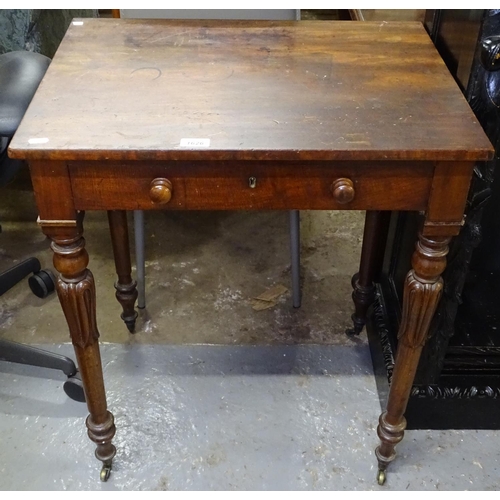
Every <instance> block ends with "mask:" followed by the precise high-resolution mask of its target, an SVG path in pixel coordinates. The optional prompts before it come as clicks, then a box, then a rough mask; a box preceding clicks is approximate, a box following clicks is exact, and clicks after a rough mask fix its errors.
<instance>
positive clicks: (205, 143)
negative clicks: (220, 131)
mask: <svg viewBox="0 0 500 500" xmlns="http://www.w3.org/2000/svg"><path fill="white" fill-rule="evenodd" d="M180 146H181V148H209V147H210V139H181V144H180Z"/></svg>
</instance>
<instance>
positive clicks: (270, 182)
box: [68, 162, 434, 210]
mask: <svg viewBox="0 0 500 500" xmlns="http://www.w3.org/2000/svg"><path fill="white" fill-rule="evenodd" d="M68 171H69V175H70V180H71V189H72V193H73V198H74V204H75V208H76V209H77V210H157V209H162V210H163V209H165V210H252V209H269V210H271V209H273V210H274V209H278V210H279V209H283V210H286V209H299V210H305V209H309V210H425V209H426V207H427V202H428V198H429V195H430V191H431V184H432V178H433V172H434V165H433V164H432V163H428V162H404V163H403V162H384V163H380V162H372V163H366V162H364V163H353V162H335V163H331V162H330V163H326V162H311V163H307V162H302V163H299V164H298V163H290V164H288V163H286V162H281V163H276V162H272V163H271V162H260V163H257V162H241V163H232V162H169V163H166V162H165V163H163V162H158V163H149V164H142V163H140V162H128V163H116V164H107V163H99V164H97V163H94V162H81V163H79V162H75V163H70V164H68ZM154 179H167V180H168V181H170V183H171V186H172V197H171V199H170V201H169V202H168V203H166V204H158V203H154V202H153V201H152V200H151V195H150V189H151V182H152V181H153V180H154ZM339 179H349V180H350V181H352V185H353V187H354V198H353V199H352V200H351V201H348V202H344V203H342V202H341V201H342V200H339V199H336V198H335V196H334V195H333V192H332V185H333V184H334V183H335V182H336V181H337V180H339Z"/></svg>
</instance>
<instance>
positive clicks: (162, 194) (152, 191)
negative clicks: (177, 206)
mask: <svg viewBox="0 0 500 500" xmlns="http://www.w3.org/2000/svg"><path fill="white" fill-rule="evenodd" d="M149 197H150V198H151V201H152V202H153V203H155V204H156V205H165V203H168V202H169V201H170V199H171V198H172V183H171V182H170V181H169V180H168V179H162V178H160V177H158V178H157V179H153V180H152V181H151V186H150V188H149Z"/></svg>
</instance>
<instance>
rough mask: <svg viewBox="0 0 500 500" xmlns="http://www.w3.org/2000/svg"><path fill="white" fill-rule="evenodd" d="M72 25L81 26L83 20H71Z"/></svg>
mask: <svg viewBox="0 0 500 500" xmlns="http://www.w3.org/2000/svg"><path fill="white" fill-rule="evenodd" d="M72 24H73V26H83V21H73V23H72Z"/></svg>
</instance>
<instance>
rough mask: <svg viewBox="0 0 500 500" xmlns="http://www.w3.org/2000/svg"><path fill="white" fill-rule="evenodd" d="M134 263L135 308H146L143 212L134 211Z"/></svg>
mask: <svg viewBox="0 0 500 500" xmlns="http://www.w3.org/2000/svg"><path fill="white" fill-rule="evenodd" d="M134 234H135V261H136V267H137V292H138V294H139V295H138V297H137V307H138V308H139V309H144V308H145V307H146V260H145V258H144V212H143V211H142V210H134Z"/></svg>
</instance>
